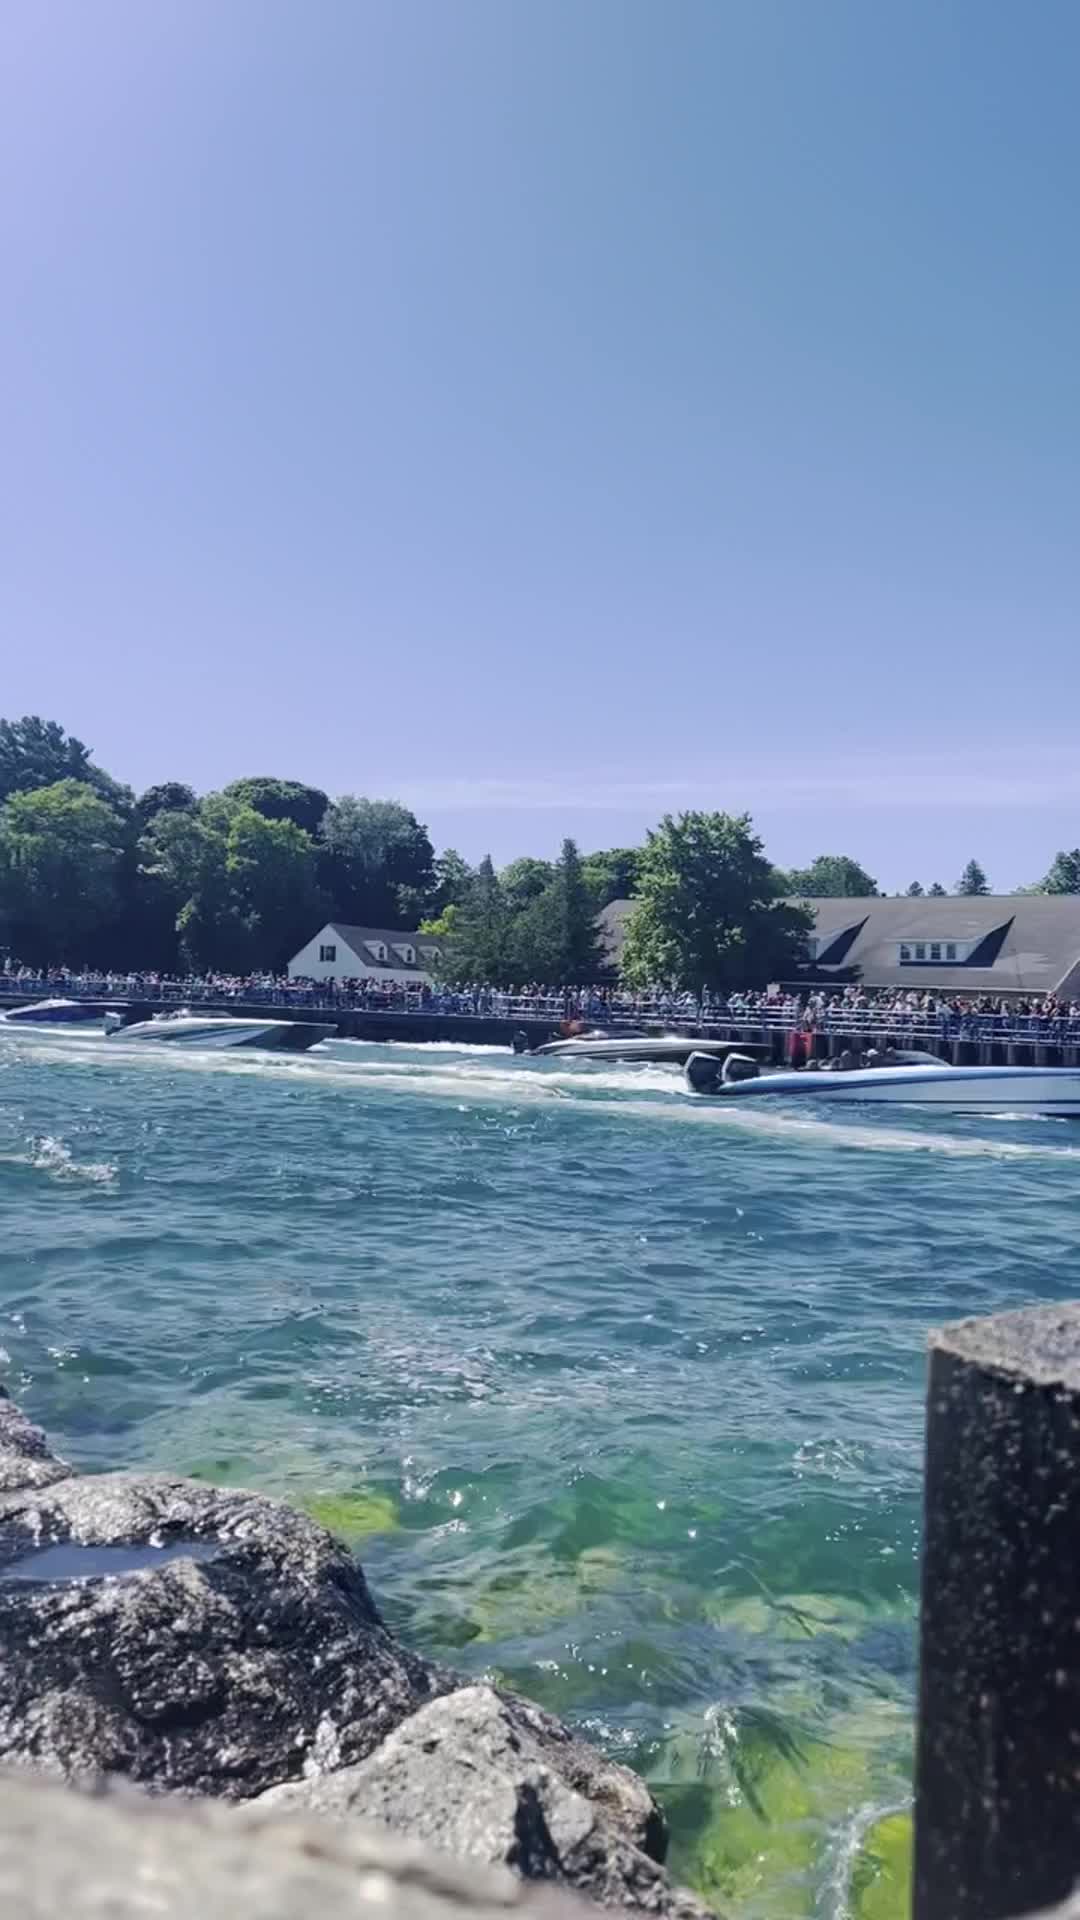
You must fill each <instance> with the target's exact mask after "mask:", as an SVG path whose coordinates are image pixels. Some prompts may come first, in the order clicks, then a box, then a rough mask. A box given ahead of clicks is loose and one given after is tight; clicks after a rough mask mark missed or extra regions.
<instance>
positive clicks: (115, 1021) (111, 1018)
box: [105, 1008, 124, 1033]
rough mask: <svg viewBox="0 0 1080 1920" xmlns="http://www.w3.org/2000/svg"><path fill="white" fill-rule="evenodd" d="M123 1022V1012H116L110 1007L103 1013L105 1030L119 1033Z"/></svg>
mask: <svg viewBox="0 0 1080 1920" xmlns="http://www.w3.org/2000/svg"><path fill="white" fill-rule="evenodd" d="M123 1024H124V1016H123V1014H122V1013H116V1012H115V1011H114V1010H113V1009H111V1008H110V1010H109V1012H108V1013H107V1014H106V1015H105V1032H106V1033H119V1031H120V1029H121V1027H122V1026H123Z"/></svg>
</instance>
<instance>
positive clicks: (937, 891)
mask: <svg viewBox="0 0 1080 1920" xmlns="http://www.w3.org/2000/svg"><path fill="white" fill-rule="evenodd" d="M926 891H927V894H928V896H929V898H930V899H931V900H944V899H945V894H946V890H945V888H944V887H943V886H942V884H941V881H940V880H935V881H934V882H933V885H932V886H929V887H928V888H927V890H926Z"/></svg>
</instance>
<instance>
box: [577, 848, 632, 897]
mask: <svg viewBox="0 0 1080 1920" xmlns="http://www.w3.org/2000/svg"><path fill="white" fill-rule="evenodd" d="M641 852H642V850H641V848H640V847H611V848H610V849H609V850H608V851H607V852H605V853H587V854H585V856H584V858H583V859H582V862H581V871H582V873H583V875H584V878H585V885H586V886H587V887H588V889H589V893H590V896H591V898H592V903H593V911H594V912H595V913H599V912H600V911H601V909H602V908H603V907H607V906H610V905H611V902H612V901H613V900H632V899H633V898H634V895H635V894H636V893H637V890H638V886H639V884H640V881H641Z"/></svg>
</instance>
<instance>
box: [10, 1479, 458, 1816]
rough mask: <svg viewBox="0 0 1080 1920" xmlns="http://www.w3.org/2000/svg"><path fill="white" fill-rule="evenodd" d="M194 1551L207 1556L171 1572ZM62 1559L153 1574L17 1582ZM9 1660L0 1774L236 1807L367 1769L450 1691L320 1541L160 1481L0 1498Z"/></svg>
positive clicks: (224, 1500)
mask: <svg viewBox="0 0 1080 1920" xmlns="http://www.w3.org/2000/svg"><path fill="white" fill-rule="evenodd" d="M29 1464H30V1465H31V1467H33V1466H35V1465H36V1464H37V1463H36V1462H35V1461H33V1460H32V1461H30V1463H29ZM184 1542H194V1543H196V1546H197V1547H201V1548H202V1549H203V1550H204V1551H205V1550H208V1549H209V1550H211V1551H213V1552H214V1557H213V1558H211V1559H204V1560H196V1559H194V1558H185V1557H179V1558H175V1559H169V1558H166V1551H165V1550H167V1549H169V1548H170V1544H171V1545H172V1547H173V1549H174V1550H175V1547H176V1545H177V1543H179V1544H180V1546H181V1550H182V1547H183V1543H184ZM55 1543H68V1544H69V1545H71V1544H73V1545H75V1546H78V1547H82V1548H95V1549H100V1548H102V1547H105V1548H110V1547H111V1548H114V1549H115V1548H117V1547H120V1546H124V1547H127V1546H129V1545H131V1544H132V1543H135V1544H137V1545H138V1544H141V1545H143V1546H145V1547H147V1549H148V1552H147V1554H146V1555H145V1556H144V1557H145V1558H147V1559H149V1560H150V1561H151V1562H153V1561H154V1560H155V1559H158V1556H159V1555H160V1560H159V1563H158V1564H157V1565H156V1566H154V1565H151V1566H148V1567H147V1568H146V1569H145V1570H144V1571H136V1572H133V1573H128V1574H126V1575H125V1577H122V1578H112V1579H94V1580H82V1581H71V1580H59V1581H54V1582H46V1583H39V1582H38V1581H37V1580H30V1579H26V1578H24V1579H13V1578H11V1577H10V1575H11V1572H12V1569H13V1568H14V1569H15V1570H16V1571H18V1570H19V1567H20V1563H25V1570H26V1573H27V1574H30V1573H32V1572H33V1571H34V1568H33V1565H32V1563H29V1562H28V1561H27V1556H28V1555H30V1554H32V1553H35V1552H40V1551H41V1549H42V1548H44V1547H46V1546H48V1545H50V1544H55ZM41 1564H42V1566H47V1564H48V1563H47V1562H42V1563H41ZM71 1564H72V1566H73V1567H74V1569H75V1570H76V1571H77V1570H78V1568H79V1562H78V1560H73V1561H72V1563H71ZM86 1565H87V1568H88V1570H90V1571H93V1570H94V1568H95V1567H97V1566H102V1565H107V1562H102V1561H100V1560H96V1561H95V1560H87V1562H86ZM5 1575H7V1577H5ZM0 1646H2V1647H3V1655H4V1685H3V1688H2V1689H0V1759H3V1760H8V1761H21V1762H28V1763H30V1764H32V1765H35V1766H38V1767H44V1768H49V1769H53V1770H55V1771H58V1772H61V1773H64V1774H67V1775H69V1776H77V1775H82V1774H92V1773H95V1772H105V1773H121V1774H125V1775H127V1776H128V1777H129V1778H130V1779H132V1780H138V1781H142V1782H145V1783H146V1784H148V1785H150V1784H152V1785H154V1786H156V1787H167V1788H173V1789H182V1790H186V1791H191V1792H200V1793H206V1794H213V1795H217V1794H222V1795H225V1796H227V1797H231V1798H243V1797H246V1796H248V1795H251V1794H255V1793H258V1792H259V1791H260V1790H261V1789H262V1788H264V1787H268V1786H272V1785H274V1784H276V1783H277V1782H278V1781H281V1780H287V1779H290V1778H291V1777H293V1776H294V1775H297V1774H300V1773H302V1772H304V1771H305V1769H307V1770H309V1771H313V1770H319V1769H322V1768H325V1767H331V1766H341V1765H344V1764H348V1763H349V1762H350V1761H355V1760H359V1759H362V1758H363V1757H364V1756H365V1755H366V1754H368V1753H370V1752H371V1750H372V1748H373V1747H375V1746H377V1745H378V1742H379V1741H380V1740H381V1739H382V1738H383V1736H384V1735H385V1734H386V1733H388V1732H390V1730H391V1729H392V1728H393V1727H395V1726H396V1725H397V1723H398V1722H399V1721H400V1720H402V1719H404V1717H405V1716H406V1715H407V1714H409V1713H411V1712H412V1711H413V1709H414V1708H415V1707H417V1706H419V1705H421V1704H422V1703H423V1702H424V1701H426V1700H428V1699H430V1698H431V1696H432V1694H433V1693H434V1692H436V1691H437V1690H438V1689H439V1688H441V1687H446V1686H449V1685H451V1684H452V1679H451V1676H450V1675H448V1674H445V1673H442V1672H441V1671H439V1670H438V1669H436V1668H434V1667H432V1666H430V1665H429V1664H427V1663H426V1662H424V1661H422V1660H420V1659H418V1658H417V1657H416V1656H415V1655H413V1654H410V1653H409V1652H407V1651H406V1649H405V1648H403V1647H401V1646H399V1645H398V1644H397V1642H396V1641H394V1640H393V1639H392V1638H391V1637H390V1635H389V1634H388V1633H387V1631H386V1629H385V1628H384V1627H383V1625H382V1623H381V1622H380V1619H379V1616H378V1613H377V1612H376V1609H375V1606H374V1604H373V1602H372V1599H371V1596H370V1594H369V1592H368V1589H367V1585H366V1583H365V1580H364V1576H363V1574H362V1573H361V1571H360V1569H359V1567H358V1566H357V1565H356V1563H355V1561H354V1560H353V1558H352V1555H351V1554H350V1553H349V1552H348V1551H347V1550H346V1548H345V1547H343V1546H340V1545H339V1544H338V1543H337V1542H336V1541H335V1540H333V1539H332V1538H331V1536H330V1535H329V1534H328V1533H326V1532H324V1530H323V1529H322V1528H321V1527H318V1526H316V1525H315V1524H314V1522H312V1521H310V1520H308V1519H306V1518H305V1517H304V1516H303V1515H302V1514H299V1513H294V1512H293V1511H292V1510H291V1508H289V1507H285V1506H282V1505H280V1504H279V1503H278V1502H276V1501H273V1500H265V1499H261V1498H259V1497H258V1496H256V1495H254V1494H249V1493H240V1492H236V1491H226V1490H219V1489H215V1488H212V1487H205V1486H202V1485H199V1484H198V1483H197V1482H194V1481H187V1480H178V1479H170V1478H168V1477H166V1476H164V1475H161V1476H158V1475H135V1474H127V1473H112V1474H101V1475H97V1476H94V1477H93V1478H89V1477H88V1478H86V1479H80V1478H78V1477H75V1476H72V1477H69V1478H67V1479H63V1480H56V1481H54V1482H53V1483H52V1484H51V1485H48V1486H40V1485H36V1486H33V1487H31V1488H30V1489H29V1490H25V1491H23V1492H21V1493H13V1492H8V1493H4V1494H0Z"/></svg>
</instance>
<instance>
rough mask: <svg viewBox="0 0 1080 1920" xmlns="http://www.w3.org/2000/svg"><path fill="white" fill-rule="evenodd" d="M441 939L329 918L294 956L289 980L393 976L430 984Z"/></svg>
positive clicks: (411, 981) (415, 984) (438, 956)
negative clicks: (352, 924)
mask: <svg viewBox="0 0 1080 1920" xmlns="http://www.w3.org/2000/svg"><path fill="white" fill-rule="evenodd" d="M439 959H440V951H439V943H438V941H437V940H431V939H429V938H428V936H427V935H426V934H423V933H392V932H389V931H387V929H386V928H384V927H343V926H341V925H340V923H339V922H338V921H336V920H329V921H327V924H326V926H325V927H320V929H319V931H318V933H316V934H314V935H313V936H312V938H311V939H310V940H309V941H308V943H307V945H306V947H301V949H300V951H299V953H296V954H294V955H293V957H292V959H291V960H290V961H289V978H290V980H394V981H401V982H402V983H404V984H411V985H413V986H416V987H422V986H425V985H427V986H430V984H431V979H432V972H431V970H432V969H433V968H435V967H437V966H438V964H439Z"/></svg>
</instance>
